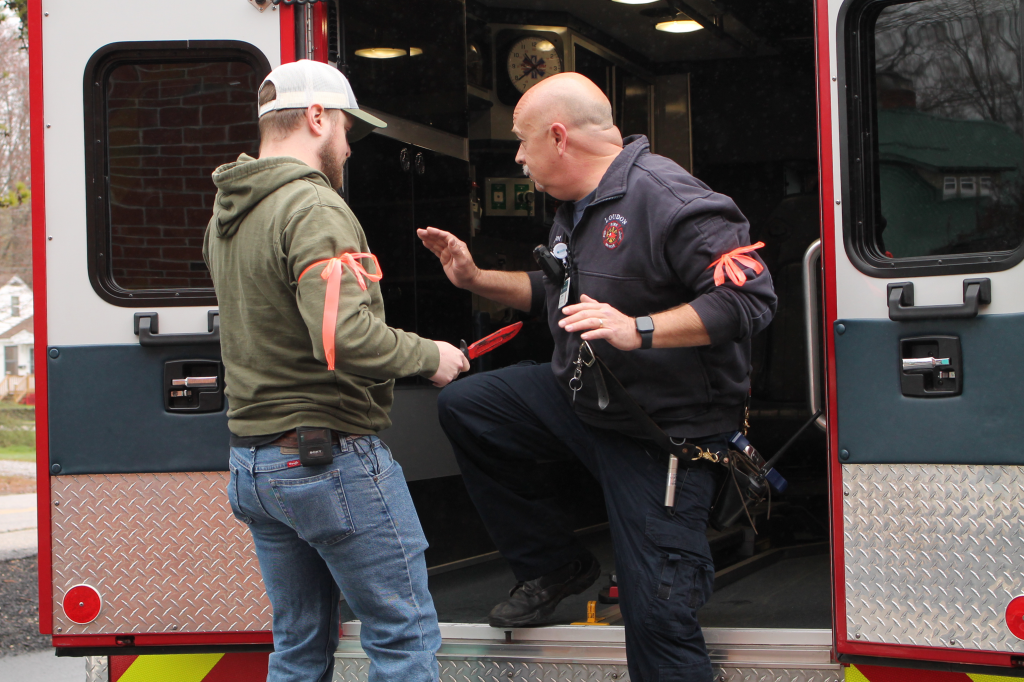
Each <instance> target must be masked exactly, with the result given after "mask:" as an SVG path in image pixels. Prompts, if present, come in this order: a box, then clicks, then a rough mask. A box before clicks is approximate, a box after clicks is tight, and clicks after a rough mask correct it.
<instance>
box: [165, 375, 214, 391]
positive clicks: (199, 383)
mask: <svg viewBox="0 0 1024 682" xmlns="http://www.w3.org/2000/svg"><path fill="white" fill-rule="evenodd" d="M171 386H184V387H185V388H217V377H185V378H184V379H171Z"/></svg>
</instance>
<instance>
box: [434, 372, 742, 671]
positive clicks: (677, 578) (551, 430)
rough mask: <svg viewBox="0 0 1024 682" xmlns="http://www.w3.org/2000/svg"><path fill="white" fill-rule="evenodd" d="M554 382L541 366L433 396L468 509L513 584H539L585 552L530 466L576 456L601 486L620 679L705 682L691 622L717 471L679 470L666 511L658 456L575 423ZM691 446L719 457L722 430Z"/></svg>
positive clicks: (707, 564)
mask: <svg viewBox="0 0 1024 682" xmlns="http://www.w3.org/2000/svg"><path fill="white" fill-rule="evenodd" d="M556 381H557V380H556V378H555V376H554V375H553V374H552V372H551V366H550V365H549V364H544V365H516V366H513V367H507V368H505V369H500V370H497V371H494V372H487V373H485V374H477V375H472V376H469V377H466V378H464V379H460V380H459V381H456V382H453V383H451V384H449V385H448V387H446V388H445V389H444V390H443V391H442V392H441V395H440V398H439V400H438V411H439V413H440V419H441V426H442V427H443V428H444V430H445V433H446V434H447V435H448V438H449V439H450V440H451V442H452V447H453V448H454V450H455V456H456V458H457V460H458V462H459V466H460V467H461V469H462V474H463V478H464V479H465V482H466V487H467V488H468V490H469V494H470V496H471V497H472V499H473V502H474V503H475V504H476V507H477V509H478V510H479V512H480V515H481V517H482V518H483V520H484V523H485V524H486V525H487V528H488V530H489V531H490V533H491V537H492V538H493V539H494V542H495V543H496V544H497V546H498V549H499V550H500V551H501V553H502V555H503V556H504V557H505V559H507V560H508V562H509V564H511V567H512V570H513V572H514V573H515V575H516V578H517V579H519V580H523V581H525V580H532V579H534V578H537V577H540V576H542V575H544V574H546V573H549V572H550V571H553V570H555V569H557V568H560V567H562V566H564V565H566V564H568V563H569V562H571V561H573V560H575V559H576V558H577V557H578V556H580V555H581V554H583V553H585V551H586V550H585V549H584V548H583V547H582V545H580V543H579V541H578V540H577V539H576V537H575V536H574V534H573V533H572V531H571V529H569V528H567V527H565V526H564V525H563V524H561V523H559V520H560V519H561V514H560V513H559V512H558V510H557V509H556V507H555V506H554V505H553V504H552V503H551V502H550V501H549V500H546V499H545V496H543V495H540V494H537V489H538V485H537V480H536V477H535V476H531V473H532V470H533V464H534V463H535V462H537V461H543V460H547V461H551V460H564V459H569V458H573V457H576V458H578V459H579V460H580V461H581V462H583V464H584V465H585V466H586V467H587V468H588V469H589V470H590V471H591V472H592V473H593V474H594V476H595V477H596V478H597V480H598V481H599V482H600V484H601V486H602V488H603V490H604V498H605V504H606V505H607V508H608V519H609V522H610V527H611V534H612V542H613V543H614V546H615V568H616V572H617V577H618V584H619V598H620V605H621V610H622V617H623V621H624V623H625V628H626V655H627V659H628V664H629V675H630V679H631V680H632V681H633V682H683V681H684V680H685V681H686V682H710V680H711V679H712V671H711V663H710V660H709V659H708V654H707V648H706V647H705V645H704V636H703V634H702V632H701V629H700V626H699V625H698V624H697V617H696V614H697V610H698V609H699V608H700V607H701V606H703V604H704V602H705V601H706V600H707V599H708V597H709V596H710V595H711V591H712V587H713V583H714V566H713V564H712V561H711V556H710V550H709V548H708V543H707V539H706V536H705V530H706V528H707V521H708V512H709V509H710V506H711V503H712V501H713V496H714V493H715V490H716V486H715V482H716V478H717V476H716V473H715V472H714V471H713V470H712V469H711V468H710V467H705V466H697V467H693V468H689V469H683V468H682V467H681V468H680V471H679V478H678V489H677V493H676V506H675V514H674V515H670V514H669V513H668V512H667V510H666V509H665V507H664V495H665V480H666V475H667V462H668V456H667V455H665V454H663V453H661V452H659V451H657V450H655V449H654V447H653V446H650V445H647V446H645V443H644V442H643V441H641V440H638V439H635V438H629V437H627V436H623V435H622V434H620V433H618V432H615V431H610V430H603V429H597V428H594V427H591V426H588V425H586V424H584V423H583V422H582V421H580V419H579V418H578V417H577V416H576V414H575V412H573V409H572V405H571V403H570V399H569V397H568V395H567V393H566V392H564V391H562V390H561V389H560V388H559V387H558V385H557V384H556ZM692 442H695V443H698V444H700V445H702V446H703V447H705V448H710V449H712V450H715V451H718V452H721V453H723V454H724V452H725V451H726V448H727V445H728V443H727V440H726V434H721V435H719V436H716V437H711V438H701V439H694V440H692ZM715 466H717V465H715Z"/></svg>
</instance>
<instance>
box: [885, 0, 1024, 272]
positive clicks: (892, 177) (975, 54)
mask: <svg viewBox="0 0 1024 682" xmlns="http://www.w3.org/2000/svg"><path fill="white" fill-rule="evenodd" d="M869 47H870V48H872V49H873V52H874V55H873V58H874V63H873V69H872V72H873V91H874V106H873V108H874V111H873V113H874V117H875V131H876V133H875V150H874V151H875V155H874V182H875V187H874V188H873V189H874V193H875V196H874V198H873V201H872V204H873V205H874V215H873V216H872V215H869V216H867V218H868V219H869V220H870V221H871V222H872V223H873V224H874V229H873V230H872V231H871V232H869V234H872V235H873V237H874V239H875V240H876V243H875V247H876V248H877V250H878V253H879V255H880V256H881V257H888V258H896V259H901V258H913V257H924V256H942V255H948V254H967V253H978V252H994V251H1012V250H1013V249H1016V248H1017V247H1018V246H1020V244H1021V242H1022V240H1024V224H1022V223H1024V186H1022V173H1021V171H1022V166H1024V140H1022V134H1024V106H1022V99H1024V98H1022V88H1021V65H1020V60H1021V45H1020V4H1019V2H1018V1H1017V0H923V1H921V2H911V3H903V4H893V5H889V6H886V7H884V8H882V9H881V11H880V12H879V13H878V15H877V19H876V20H875V22H874V35H873V45H870V46H869Z"/></svg>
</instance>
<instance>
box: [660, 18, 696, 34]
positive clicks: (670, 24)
mask: <svg viewBox="0 0 1024 682" xmlns="http://www.w3.org/2000/svg"><path fill="white" fill-rule="evenodd" d="M654 28H656V29H658V30H659V31H665V32H667V33H693V32H694V31H699V30H701V29H702V28H704V27H703V26H701V25H700V24H698V23H697V22H696V21H694V20H693V19H676V20H675V21H662V22H659V23H657V24H655V25H654Z"/></svg>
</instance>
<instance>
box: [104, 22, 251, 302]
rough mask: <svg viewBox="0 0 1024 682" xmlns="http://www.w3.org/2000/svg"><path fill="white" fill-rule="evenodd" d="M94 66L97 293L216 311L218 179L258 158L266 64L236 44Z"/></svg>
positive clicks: (128, 52)
mask: <svg viewBox="0 0 1024 682" xmlns="http://www.w3.org/2000/svg"><path fill="white" fill-rule="evenodd" d="M87 68H88V69H89V71H88V74H89V80H91V81H92V83H91V87H88V88H86V93H85V112H86V115H85V123H86V135H87V136H88V137H87V142H88V144H87V145H86V165H87V169H88V172H89V177H88V178H87V182H88V183H89V186H90V187H91V188H95V191H94V192H91V196H90V197H89V204H88V225H89V271H90V278H91V280H92V282H93V286H94V288H95V289H96V291H97V293H99V294H100V295H101V296H102V297H103V298H104V299H106V300H108V301H111V302H113V303H118V304H121V305H130V306H131V305H196V304H206V303H210V304H213V303H215V297H214V295H213V289H212V287H213V284H212V282H211V280H210V274H209V272H208V271H207V269H206V264H205V263H204V262H203V253H202V247H203V235H204V233H205V231H206V225H207V223H208V222H209V220H210V217H211V215H212V213H213V201H214V197H215V196H216V188H215V187H214V185H213V181H212V179H211V177H210V176H211V174H212V173H213V171H214V169H215V168H217V166H220V165H222V164H224V163H228V162H230V161H234V160H235V159H237V158H238V156H239V154H241V153H243V152H244V153H247V154H250V155H256V154H258V152H259V130H258V125H257V107H256V91H257V89H258V88H259V85H260V83H261V82H262V79H263V77H264V76H265V75H266V74H267V72H268V71H269V65H268V64H267V63H266V59H265V57H264V56H263V55H262V54H261V53H259V52H258V51H256V50H255V48H253V47H252V46H250V45H247V44H245V43H236V42H228V43H213V42H208V43H201V42H195V41H193V42H190V43H188V44H187V46H186V44H185V43H118V44H114V45H110V46H108V47H106V48H104V49H103V50H101V51H100V52H99V53H97V54H96V55H94V56H93V58H92V59H91V60H90V63H89V66H88V67H87Z"/></svg>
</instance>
